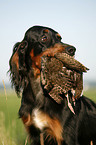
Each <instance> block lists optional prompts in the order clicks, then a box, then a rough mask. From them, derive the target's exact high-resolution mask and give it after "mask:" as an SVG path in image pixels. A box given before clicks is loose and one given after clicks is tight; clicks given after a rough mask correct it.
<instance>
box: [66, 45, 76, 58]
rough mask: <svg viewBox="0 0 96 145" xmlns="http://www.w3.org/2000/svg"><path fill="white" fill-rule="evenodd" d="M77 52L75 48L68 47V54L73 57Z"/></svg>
mask: <svg viewBox="0 0 96 145" xmlns="http://www.w3.org/2000/svg"><path fill="white" fill-rule="evenodd" d="M75 51H76V48H75V47H73V46H69V47H66V52H67V53H68V54H69V55H71V56H73V55H75Z"/></svg>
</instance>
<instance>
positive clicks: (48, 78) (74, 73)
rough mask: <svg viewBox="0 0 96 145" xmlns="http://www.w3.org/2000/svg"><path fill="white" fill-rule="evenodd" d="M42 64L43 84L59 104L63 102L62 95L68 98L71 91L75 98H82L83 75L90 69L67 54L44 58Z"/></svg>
mask: <svg viewBox="0 0 96 145" xmlns="http://www.w3.org/2000/svg"><path fill="white" fill-rule="evenodd" d="M41 64H42V65H41V66H42V70H41V83H42V85H43V86H44V89H45V90H46V91H47V92H48V94H49V95H50V96H51V97H52V98H53V99H54V100H55V101H56V102H57V103H58V104H60V103H61V101H62V100H63V98H62V97H61V95H62V94H65V96H66V95H68V92H69V91H71V93H72V94H73V96H74V97H75V98H78V97H80V96H81V93H82V90H83V75H82V74H83V72H86V71H87V70H88V68H86V67H85V66H84V65H83V64H81V63H80V62H78V61H77V60H76V59H74V57H72V56H70V55H68V54H66V53H58V54H55V55H54V57H50V56H43V57H42V62H41Z"/></svg>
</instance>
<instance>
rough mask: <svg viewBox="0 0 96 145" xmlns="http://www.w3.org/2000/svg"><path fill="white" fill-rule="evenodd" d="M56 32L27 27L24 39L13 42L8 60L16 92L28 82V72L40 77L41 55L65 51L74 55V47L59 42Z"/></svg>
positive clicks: (38, 27) (39, 27)
mask: <svg viewBox="0 0 96 145" xmlns="http://www.w3.org/2000/svg"><path fill="white" fill-rule="evenodd" d="M61 39H62V38H61V36H60V34H59V33H58V32H56V31H54V30H53V29H51V28H48V27H42V26H34V27H31V28H30V29H28V30H27V31H26V33H25V36H24V39H23V40H22V41H21V42H18V43H16V44H15V46H14V48H13V53H12V56H11V58H10V61H9V65H10V70H9V71H10V76H11V81H12V85H13V86H14V87H15V90H16V92H17V93H19V92H20V91H21V89H23V88H24V87H25V86H26V85H27V84H28V73H29V72H30V70H32V77H34V78H38V77H40V70H41V57H42V56H43V55H45V56H54V55H55V54H56V53H58V52H59V53H60V52H65V53H67V54H69V55H71V56H74V55H75V51H76V49H75V47H73V46H71V45H68V44H65V43H63V42H61Z"/></svg>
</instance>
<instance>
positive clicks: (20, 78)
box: [9, 41, 28, 95]
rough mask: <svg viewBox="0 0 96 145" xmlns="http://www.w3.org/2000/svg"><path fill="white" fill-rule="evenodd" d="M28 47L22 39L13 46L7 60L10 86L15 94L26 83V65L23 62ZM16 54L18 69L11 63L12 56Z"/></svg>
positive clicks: (18, 92)
mask: <svg viewBox="0 0 96 145" xmlns="http://www.w3.org/2000/svg"><path fill="white" fill-rule="evenodd" d="M27 48H28V42H27V41H22V42H18V43H16V44H15V46H14V48H13V54H12V56H11V58H10V61H9V66H10V69H9V72H10V78H11V83H12V86H13V87H14V88H15V91H16V93H17V95H19V94H20V92H21V90H22V89H23V88H24V87H25V86H26V85H27V84H28V78H27V67H26V62H25V57H26V51H27ZM15 53H17V54H18V58H19V59H18V66H19V69H18V70H17V66H16V64H15V63H12V58H13V56H14V54H15Z"/></svg>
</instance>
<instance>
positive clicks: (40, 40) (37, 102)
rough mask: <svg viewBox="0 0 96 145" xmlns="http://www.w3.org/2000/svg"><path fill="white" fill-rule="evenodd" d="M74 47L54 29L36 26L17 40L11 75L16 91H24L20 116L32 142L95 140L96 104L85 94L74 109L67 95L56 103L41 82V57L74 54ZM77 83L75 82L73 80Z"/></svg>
mask: <svg viewBox="0 0 96 145" xmlns="http://www.w3.org/2000/svg"><path fill="white" fill-rule="evenodd" d="M75 50H76V49H75V48H74V47H73V46H71V45H68V44H65V43H62V42H61V36H60V35H59V34H58V33H57V32H56V31H54V30H52V29H50V28H47V27H42V26H34V27H32V28H30V29H28V31H27V32H26V33H25V36H24V39H23V40H22V41H21V42H18V43H16V44H15V46H14V48H13V54H12V56H11V58H10V76H11V81H12V85H13V86H14V87H15V90H16V92H17V94H18V95H19V94H20V93H21V92H22V102H21V106H20V109H19V116H20V118H21V119H22V121H23V123H24V125H25V127H26V129H27V131H28V133H29V135H30V139H31V144H32V145H40V144H43V143H41V142H42V141H40V134H41V133H42V134H43V137H44V139H43V141H44V145H49V144H50V145H57V144H58V145H89V144H90V142H91V141H92V142H93V144H94V145H95V144H96V104H95V103H93V102H92V101H91V100H90V99H88V98H86V97H84V96H82V97H80V98H79V99H78V100H76V101H75V106H73V107H74V111H75V114H73V113H72V112H71V110H70V109H69V107H68V102H67V99H66V97H64V96H63V98H64V99H63V101H62V103H61V104H58V103H56V102H55V101H54V100H53V99H52V98H50V96H48V94H47V93H46V92H44V91H43V90H42V87H41V84H40V71H41V57H42V56H43V55H45V56H54V55H55V54H56V53H60V52H65V53H67V54H69V55H71V56H74V55H75ZM72 83H74V82H72Z"/></svg>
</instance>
